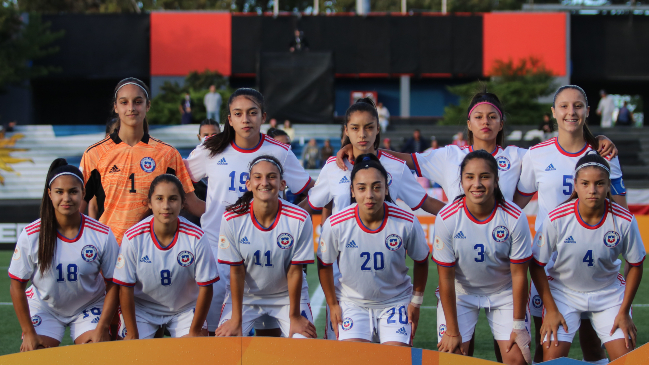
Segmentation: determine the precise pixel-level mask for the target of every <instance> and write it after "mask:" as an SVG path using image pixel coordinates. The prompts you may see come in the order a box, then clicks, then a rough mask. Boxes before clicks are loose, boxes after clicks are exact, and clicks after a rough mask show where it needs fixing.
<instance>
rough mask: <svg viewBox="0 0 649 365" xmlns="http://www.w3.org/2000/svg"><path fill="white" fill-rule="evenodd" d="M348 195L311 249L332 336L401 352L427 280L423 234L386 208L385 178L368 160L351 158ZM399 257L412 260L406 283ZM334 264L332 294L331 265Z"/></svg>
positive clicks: (411, 220) (401, 213)
mask: <svg viewBox="0 0 649 365" xmlns="http://www.w3.org/2000/svg"><path fill="white" fill-rule="evenodd" d="M351 196H352V201H353V202H354V203H356V204H353V205H351V206H350V207H348V208H347V209H344V210H343V211H342V212H340V213H338V214H334V215H332V216H331V217H329V218H328V219H327V220H326V221H325V223H324V226H323V228H322V235H321V237H320V245H319V246H318V273H319V275H320V284H321V285H322V290H323V291H324V293H325V297H326V298H327V304H328V305H329V308H330V309H331V313H330V317H331V324H332V325H333V327H334V332H335V334H336V338H337V339H339V340H344V341H357V342H380V343H382V344H387V345H396V346H409V345H410V344H411V342H412V339H413V338H414V336H415V332H416V330H417V324H418V323H419V307H420V306H421V304H422V303H423V300H424V298H423V296H424V290H425V288H426V280H427V278H428V260H427V259H428V244H427V243H426V237H425V235H424V231H423V229H422V228H421V225H420V224H419V221H418V220H417V218H416V217H415V216H414V215H413V214H412V213H409V212H406V211H405V210H403V209H401V208H399V207H398V206H396V205H395V204H392V203H390V202H389V201H391V200H392V199H391V198H390V192H389V190H388V173H387V171H385V169H384V168H383V166H381V163H380V162H379V159H378V158H377V157H376V156H375V155H373V154H365V155H360V156H359V157H358V159H357V162H356V164H355V165H354V168H353V170H352V173H351ZM386 200H387V202H386ZM406 254H407V255H408V256H410V258H412V259H413V260H414V262H415V263H414V271H413V273H414V283H411V281H410V277H409V276H408V274H407V273H408V267H407V266H406V260H405V256H406ZM336 261H338V263H339V267H340V273H341V278H340V282H339V288H335V287H334V274H333V269H332V267H331V266H332V264H333V263H334V262H336ZM336 292H339V293H340V294H339V295H338V294H337V293H336Z"/></svg>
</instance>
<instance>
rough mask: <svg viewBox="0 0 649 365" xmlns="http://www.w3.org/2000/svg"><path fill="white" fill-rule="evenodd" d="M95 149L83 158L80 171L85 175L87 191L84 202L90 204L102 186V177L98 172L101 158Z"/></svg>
mask: <svg viewBox="0 0 649 365" xmlns="http://www.w3.org/2000/svg"><path fill="white" fill-rule="evenodd" d="M95 150H96V148H94V149H89V150H87V151H86V152H84V153H83V156H81V163H80V164H79V169H80V170H81V172H82V173H83V182H84V187H85V190H86V195H85V196H84V200H85V201H86V202H89V201H90V200H92V198H93V197H94V196H95V195H96V194H97V191H98V190H99V188H100V186H101V175H100V174H99V172H98V171H97V163H98V160H99V157H98V155H97V152H96V151H95Z"/></svg>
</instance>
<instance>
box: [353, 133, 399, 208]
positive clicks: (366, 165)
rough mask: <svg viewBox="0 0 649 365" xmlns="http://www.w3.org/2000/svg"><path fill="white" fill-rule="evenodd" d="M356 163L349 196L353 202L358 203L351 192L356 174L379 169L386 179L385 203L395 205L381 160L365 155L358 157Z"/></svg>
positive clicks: (368, 154)
mask: <svg viewBox="0 0 649 365" xmlns="http://www.w3.org/2000/svg"><path fill="white" fill-rule="evenodd" d="M377 140H378V138H377ZM355 161H356V163H354V168H353V169H352V174H351V176H350V178H351V179H350V181H351V184H350V189H349V194H350V196H351V202H352V203H356V198H354V196H353V195H351V194H352V192H351V191H352V190H353V188H354V178H355V177H356V173H357V172H359V171H361V170H367V169H377V170H379V172H380V173H381V175H383V178H384V179H385V190H386V192H387V194H385V201H387V202H390V203H393V200H392V197H391V196H390V187H389V186H388V172H387V171H386V170H385V167H383V165H382V164H381V161H379V158H378V157H376V155H375V154H372V153H364V154H362V155H360V156H358V157H356V160H355Z"/></svg>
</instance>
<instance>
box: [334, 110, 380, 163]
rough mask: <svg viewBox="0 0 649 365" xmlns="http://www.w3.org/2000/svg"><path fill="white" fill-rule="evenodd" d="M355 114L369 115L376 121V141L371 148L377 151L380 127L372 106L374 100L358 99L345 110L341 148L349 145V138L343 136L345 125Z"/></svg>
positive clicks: (376, 113) (377, 116) (377, 115)
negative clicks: (364, 113)
mask: <svg viewBox="0 0 649 365" xmlns="http://www.w3.org/2000/svg"><path fill="white" fill-rule="evenodd" d="M356 112H367V113H370V115H371V116H372V117H373V118H374V120H375V121H376V128H377V129H378V133H377V134H376V139H375V140H374V144H373V146H374V150H375V151H378V150H379V146H380V144H381V127H379V113H378V112H377V111H376V105H375V104H374V100H372V99H371V98H362V99H358V100H356V102H355V103H354V104H352V106H350V107H349V108H347V112H345V121H344V122H343V125H342V134H343V141H342V147H345V146H346V145H348V144H350V143H351V141H350V140H349V137H347V136H346V135H345V128H346V127H347V124H348V123H349V119H350V118H351V116H352V114H354V113H356Z"/></svg>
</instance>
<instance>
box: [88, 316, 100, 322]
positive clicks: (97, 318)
mask: <svg viewBox="0 0 649 365" xmlns="http://www.w3.org/2000/svg"><path fill="white" fill-rule="evenodd" d="M90 323H99V317H95V318H94V319H93V320H92V322H90Z"/></svg>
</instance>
